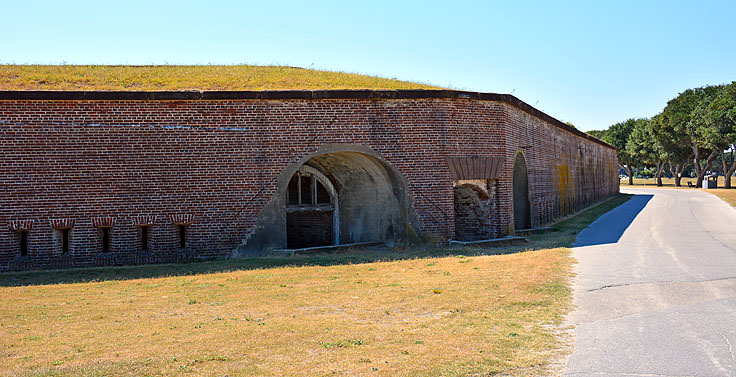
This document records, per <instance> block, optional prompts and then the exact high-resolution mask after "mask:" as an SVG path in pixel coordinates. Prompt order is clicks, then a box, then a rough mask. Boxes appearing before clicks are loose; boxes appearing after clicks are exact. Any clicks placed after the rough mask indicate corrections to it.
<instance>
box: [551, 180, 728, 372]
mask: <svg viewBox="0 0 736 377" xmlns="http://www.w3.org/2000/svg"><path fill="white" fill-rule="evenodd" d="M621 191H622V192H624V193H629V194H634V195H635V196H634V197H632V199H630V200H629V201H628V202H626V203H624V204H623V205H621V206H619V207H618V208H616V209H614V210H612V211H611V212H609V213H607V214H605V215H603V216H601V217H600V218H599V219H598V220H596V221H595V222H593V223H592V224H591V225H590V226H589V227H588V228H586V229H585V230H583V231H582V232H581V233H580V234H579V235H578V238H577V241H576V245H575V246H576V247H575V248H573V255H574V256H575V258H577V260H578V264H577V265H576V267H575V268H576V272H577V277H576V280H575V282H574V284H573V292H574V301H575V304H576V305H577V309H575V310H574V311H573V312H572V313H571V314H570V315H569V316H568V322H569V324H571V325H574V326H575V330H574V331H575V348H574V351H573V353H572V355H571V356H570V358H569V360H568V362H567V365H566V367H565V370H564V372H563V375H565V376H736V356H735V355H736V209H734V208H733V207H731V206H729V205H728V204H727V203H725V202H723V201H722V200H720V199H719V198H717V197H716V196H714V195H711V194H708V193H705V192H702V191H698V190H678V189H654V188H650V189H645V188H637V189H634V188H626V189H622V190H621Z"/></svg>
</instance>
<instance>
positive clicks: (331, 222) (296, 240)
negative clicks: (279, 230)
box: [285, 152, 406, 248]
mask: <svg viewBox="0 0 736 377" xmlns="http://www.w3.org/2000/svg"><path fill="white" fill-rule="evenodd" d="M296 177H300V178H298V179H297V178H296ZM305 177H306V178H305ZM300 182H301V185H300ZM401 185H402V183H401V180H400V179H399V178H398V176H397V175H396V172H395V171H394V169H393V168H391V167H390V166H389V165H388V164H386V163H385V162H383V161H381V160H379V159H377V158H375V157H373V156H370V155H366V154H362V153H356V152H334V153H325V154H321V155H317V156H315V157H312V158H310V159H309V160H307V161H306V162H305V163H304V164H303V165H302V166H300V167H299V169H298V170H297V173H296V174H295V175H294V176H292V179H291V180H290V181H289V187H288V189H287V190H286V191H287V196H288V201H287V202H286V203H287V204H286V205H285V210H286V217H287V221H286V223H287V226H286V233H287V234H286V239H287V247H288V248H302V247H310V246H322V245H339V244H347V243H359V242H385V243H388V244H393V243H394V242H395V241H396V240H397V239H399V238H402V235H401V234H400V233H402V232H404V231H405V228H406V219H405V216H402V212H404V211H402V208H403V207H404V205H403V204H402V203H401V202H402V200H401V198H400V196H401V193H402V192H404V191H405V190H404V189H403V187H401ZM300 190H301V191H300ZM294 195H300V197H301V200H302V202H301V203H299V202H298V200H299V198H296V199H295V198H294ZM305 197H307V198H308V199H307V200H306V201H305ZM296 206H299V207H304V208H307V209H306V210H301V208H300V209H297V207H296ZM299 227H301V228H299Z"/></svg>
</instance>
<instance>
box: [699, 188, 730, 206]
mask: <svg viewBox="0 0 736 377" xmlns="http://www.w3.org/2000/svg"><path fill="white" fill-rule="evenodd" d="M703 191H705V192H708V193H711V194H713V195H715V196H717V197H719V198H721V199H723V201H725V202H726V203H728V204H730V205H731V206H733V207H736V190H735V189H730V190H725V189H715V190H713V189H709V190H703Z"/></svg>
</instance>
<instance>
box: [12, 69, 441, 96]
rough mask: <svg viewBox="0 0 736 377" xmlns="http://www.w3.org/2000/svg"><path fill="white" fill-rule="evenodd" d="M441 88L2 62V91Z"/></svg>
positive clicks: (292, 73) (300, 72)
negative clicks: (8, 63) (5, 63)
mask: <svg viewBox="0 0 736 377" xmlns="http://www.w3.org/2000/svg"><path fill="white" fill-rule="evenodd" d="M277 89H440V88H439V87H435V86H431V85H426V84H419V83H413V82H406V81H399V80H395V79H386V78H381V77H374V76H366V75H358V74H353V73H344V72H331V71H317V70H312V69H304V68H297V67H284V66H254V65H194V66H161V65H157V66H123V65H115V66H105V65H0V90H131V91H132V90H277Z"/></svg>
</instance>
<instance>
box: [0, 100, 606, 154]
mask: <svg viewBox="0 0 736 377" xmlns="http://www.w3.org/2000/svg"><path fill="white" fill-rule="evenodd" d="M330 99H334V100H337V99H362V100H381V99H461V100H462V99H465V100H479V101H495V102H502V103H506V104H509V105H511V106H513V107H516V108H518V109H520V110H522V111H524V112H526V113H528V114H530V115H533V116H535V117H538V118H540V119H542V120H544V121H547V122H549V123H550V124H552V125H554V126H556V127H559V128H561V129H563V130H565V131H568V132H570V133H573V134H575V135H577V136H580V137H583V138H585V139H588V140H591V141H593V142H595V143H598V144H600V145H603V146H605V147H608V148H611V149H615V148H614V147H613V146H612V145H610V144H608V143H605V142H603V141H601V140H599V139H597V138H595V137H593V136H590V135H588V134H587V133H585V132H582V131H580V130H578V129H575V128H573V127H570V126H568V125H567V124H565V123H563V122H561V121H559V120H557V119H555V118H553V117H551V116H549V115H547V114H545V113H543V112H542V111H540V110H538V109H536V108H534V107H532V106H531V105H529V104H527V103H526V102H524V101H522V100H520V99H518V98H516V97H514V96H513V95H511V94H499V93H481V92H468V91H462V90H442V89H440V90H434V89H398V90H372V89H347V90H343V89H332V90H263V91H255V90H249V91H239V90H236V91H198V90H192V91H62V90H2V91H0V101H197V100H330Z"/></svg>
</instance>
